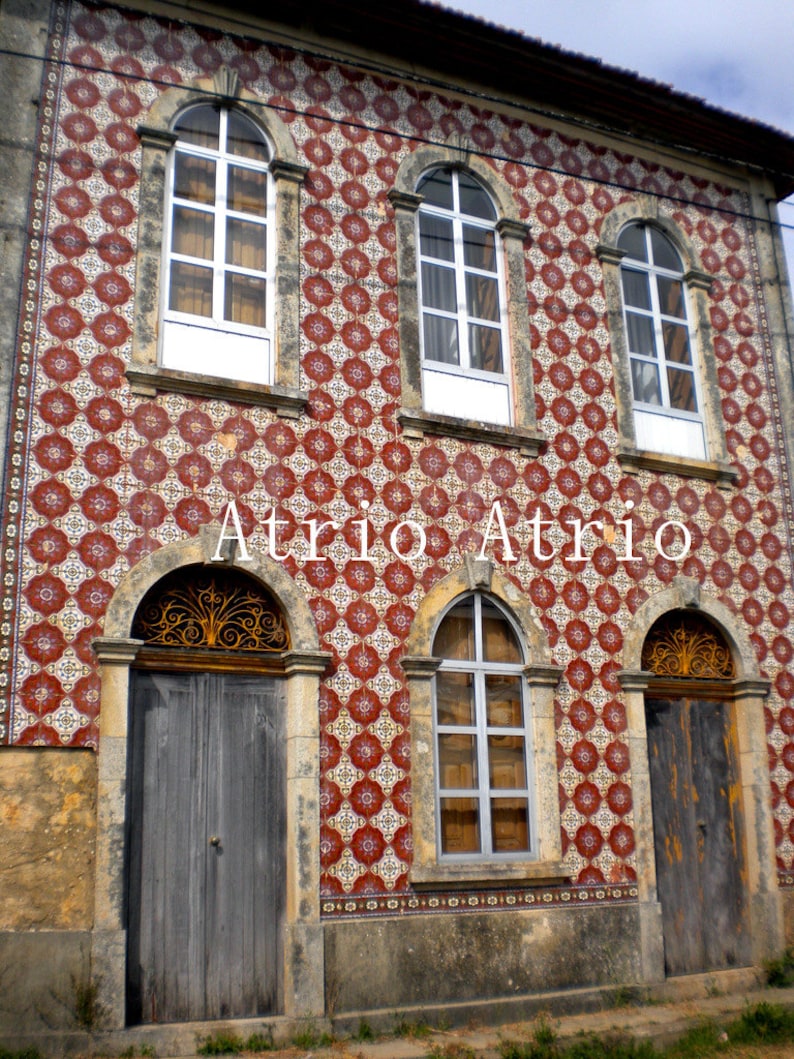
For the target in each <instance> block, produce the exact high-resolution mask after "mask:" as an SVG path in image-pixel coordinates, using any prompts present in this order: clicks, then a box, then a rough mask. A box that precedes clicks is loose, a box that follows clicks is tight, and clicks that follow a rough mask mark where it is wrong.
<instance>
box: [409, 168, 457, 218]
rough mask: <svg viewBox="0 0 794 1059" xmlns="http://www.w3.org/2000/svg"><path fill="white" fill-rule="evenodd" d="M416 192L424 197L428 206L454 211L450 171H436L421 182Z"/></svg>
mask: <svg viewBox="0 0 794 1059" xmlns="http://www.w3.org/2000/svg"><path fill="white" fill-rule="evenodd" d="M416 190H417V192H418V194H420V195H424V198H425V202H426V203H428V205H432V206H443V207H445V208H446V209H448V210H451V209H452V173H451V172H450V171H449V169H434V170H433V172H432V173H429V174H428V175H427V176H426V177H425V178H424V179H423V180H420V181H419V185H418V187H417V189H416Z"/></svg>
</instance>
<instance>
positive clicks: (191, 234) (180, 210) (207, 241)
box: [171, 204, 215, 261]
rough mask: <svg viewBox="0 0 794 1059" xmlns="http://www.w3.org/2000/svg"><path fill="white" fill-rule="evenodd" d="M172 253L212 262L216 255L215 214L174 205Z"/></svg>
mask: <svg viewBox="0 0 794 1059" xmlns="http://www.w3.org/2000/svg"><path fill="white" fill-rule="evenodd" d="M171 224H172V229H171V251H172V253H174V254H179V255H180V256H181V257H194V258H198V259H200V260H203V261H212V260H213V258H214V255H215V214H214V213H210V212H208V211H206V210H194V209H190V208H188V207H187V206H179V205H176V204H175V205H174V209H173V213H172V217H171Z"/></svg>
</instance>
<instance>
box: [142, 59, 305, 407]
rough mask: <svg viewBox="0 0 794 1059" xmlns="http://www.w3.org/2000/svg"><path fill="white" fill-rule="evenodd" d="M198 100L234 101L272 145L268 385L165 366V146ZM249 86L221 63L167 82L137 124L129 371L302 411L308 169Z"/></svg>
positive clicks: (169, 384)
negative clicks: (179, 82)
mask: <svg viewBox="0 0 794 1059" xmlns="http://www.w3.org/2000/svg"><path fill="white" fill-rule="evenodd" d="M196 103H210V104H211V103H218V104H222V105H224V106H232V107H234V108H236V109H238V110H240V112H241V113H243V114H245V115H246V116H247V117H248V118H250V119H251V121H253V122H254V123H255V124H256V125H257V126H258V127H259V128H261V129H262V130H263V132H264V133H265V135H266V136H267V138H268V140H269V142H270V145H271V147H272V148H273V159H272V161H271V162H270V164H269V166H268V169H269V172H270V174H271V176H272V177H273V179H274V181H275V185H276V191H275V198H276V222H275V230H276V262H275V268H274V282H275V285H276V289H275V294H274V304H275V321H274V327H273V357H274V364H275V375H274V378H275V381H274V383H273V385H271V386H262V385H259V384H256V383H250V382H240V381H237V380H235V379H224V378H219V377H218V378H216V377H211V376H208V375H198V374H195V375H194V374H192V373H191V372H186V371H176V370H174V369H170V368H164V367H162V365H160V364H159V363H158V360H159V356H158V353H159V348H158V347H159V338H160V321H161V316H162V280H163V266H164V261H163V251H162V240H163V231H164V227H165V217H164V210H165V207H166V172H167V160H168V159H167V156H168V152H169V151H170V150H171V148H172V147H173V145H174V143H175V142H176V135H175V134H174V133H173V132H171V128H172V126H173V123H174V119H175V118H176V117H177V115H178V114H179V113H180V112H181V111H183V110H184V109H185V108H186V107H188V106H190V105H192V104H196ZM260 103H261V101H258V100H257V98H256V97H255V96H254V95H252V93H250V92H248V91H247V90H241V89H240V88H239V79H238V77H237V75H236V73H235V72H233V71H230V70H229V69H228V68H226V67H222V68H221V69H220V70H219V71H218V72H217V73H216V75H215V77H214V79H212V80H210V79H207V78H202V79H199V80H197V81H195V82H194V83H193V85H191V86H189V87H183V86H178V87H174V88H168V89H166V90H165V91H164V92H163V93H162V95H161V96H160V97H159V98H158V100H157V101H156V103H155V104H154V105H153V106H152V108H151V110H150V111H149V114H148V115H147V118H146V122H145V124H142V125H140V126H139V127H138V135H139V136H140V140H141V147H142V158H141V177H140V209H139V217H140V220H139V223H138V249H137V255H136V262H135V265H136V295H135V305H134V321H133V339H132V359H131V363H130V365H129V367H128V368H127V379H128V381H129V384H130V388H131V390H132V392H133V393H137V394H141V395H144V396H148V397H153V396H154V395H155V394H156V393H157V391H158V390H168V391H173V392H177V393H190V394H196V395H198V396H201V397H214V398H220V399H223V400H228V401H239V402H242V403H244V404H260V405H264V406H265V407H269V408H272V409H274V410H275V411H278V412H280V413H281V414H282V415H284V416H288V417H290V418H297V417H298V416H299V415H300V414H301V412H302V411H303V409H304V408H305V406H306V402H307V400H308V395H307V394H306V393H305V392H303V391H301V389H300V385H299V379H300V245H299V242H300V186H301V184H302V182H303V180H304V178H305V176H306V174H307V173H308V168H307V167H306V166H304V165H301V164H300V162H299V159H298V152H297V148H296V147H295V144H294V142H293V139H292V136H291V134H290V132H289V130H288V129H287V127H286V125H285V124H284V123H283V122H282V121H281V119H280V118H279V117H278V116H277V115H276V114H275V113H274V112H273V111H272V110H270V109H267V108H265V107H263V106H261V105H260Z"/></svg>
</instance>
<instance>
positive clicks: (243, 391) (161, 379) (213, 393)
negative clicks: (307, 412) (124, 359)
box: [127, 364, 308, 419]
mask: <svg viewBox="0 0 794 1059" xmlns="http://www.w3.org/2000/svg"><path fill="white" fill-rule="evenodd" d="M127 380H128V382H129V384H130V389H131V390H132V392H133V393H137V394H142V395H145V396H147V397H153V396H154V395H155V394H156V393H157V391H158V390H161V391H162V390H166V391H168V392H170V393H188V394H192V395H195V396H197V397H214V398H217V399H220V400H225V401H235V402H239V403H241V404H249V405H262V406H264V407H265V408H272V409H273V410H274V411H276V412H280V413H281V414H282V415H284V416H287V417H288V418H290V419H297V418H298V417H299V416H300V414H301V412H303V410H304V408H305V407H306V404H307V402H308V394H306V393H304V392H303V391H301V390H293V389H291V388H288V387H286V386H264V385H262V384H261V383H255V382H240V381H238V380H236V379H220V378H217V377H215V376H212V375H193V374H192V373H191V372H187V371H174V370H173V369H172V368H162V367H160V366H159V365H156V364H136V365H130V366H129V367H128V368H127Z"/></svg>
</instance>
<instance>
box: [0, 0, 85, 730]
mask: <svg viewBox="0 0 794 1059" xmlns="http://www.w3.org/2000/svg"><path fill="white" fill-rule="evenodd" d="M70 6H71V5H70V3H69V2H68V0H65V2H63V0H59V2H57V3H55V4H54V5H53V8H52V12H51V16H50V27H49V40H48V46H47V52H46V55H45V57H44V60H43V64H42V77H41V96H40V102H39V127H38V132H37V139H36V157H35V162H34V174H33V181H32V186H31V191H32V194H31V201H30V206H29V209H28V214H27V223H28V245H27V250H26V258H25V264H24V267H23V270H22V276H21V279H20V300H19V317H18V320H19V326H18V337H17V346H16V352H15V363H14V372H13V382H12V384H11V390H10V400H9V405H10V407H9V417H8V438H7V448H6V460H7V463H6V466H7V468H8V478H7V479H6V482H5V490H4V495H3V498H2V527H3V545H2V556H0V570H1V571H2V583H3V602H2V612H3V613H2V619H0V745H10V744H12V743H14V741H15V739H14V697H15V693H16V688H15V683H14V673H15V668H16V667H15V658H16V652H17V650H18V638H19V630H18V625H17V623H16V621H15V620H14V615H15V612H16V611H17V609H18V606H19V600H20V598H21V592H22V557H21V554H20V546H21V531H22V516H23V512H24V508H25V496H26V492H27V476H26V471H25V469H26V465H27V459H28V454H29V448H30V427H31V417H32V414H33V390H34V385H33V384H34V377H33V376H34V366H35V358H36V343H37V341H39V340H40V331H39V326H40V311H39V310H40V305H41V287H42V283H43V281H44V277H43V266H44V239H45V238H46V230H45V219H46V216H47V210H48V207H49V201H50V189H51V187H52V172H53V169H54V166H55V155H54V147H55V119H56V115H57V112H58V99H59V96H60V92H61V86H62V84H63V71H64V61H65V48H66V39H67V33H66V26H67V21H68V17H69V10H70Z"/></svg>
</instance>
